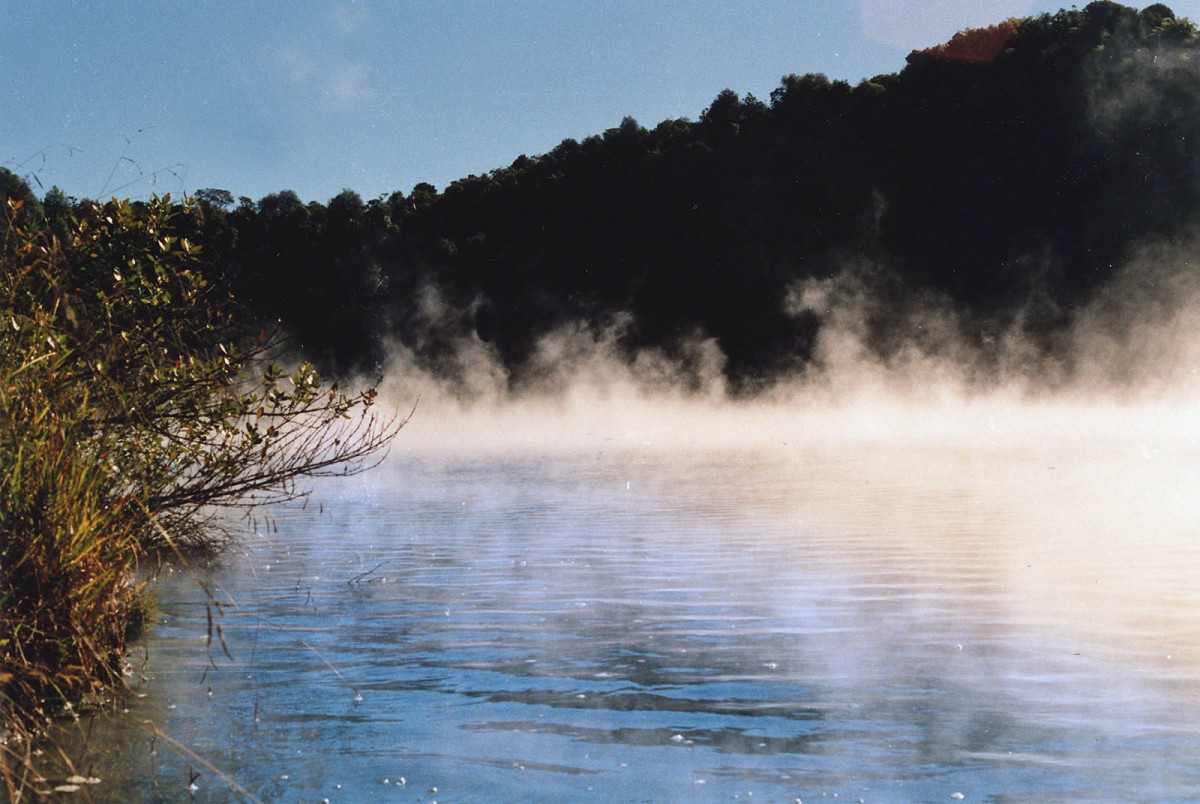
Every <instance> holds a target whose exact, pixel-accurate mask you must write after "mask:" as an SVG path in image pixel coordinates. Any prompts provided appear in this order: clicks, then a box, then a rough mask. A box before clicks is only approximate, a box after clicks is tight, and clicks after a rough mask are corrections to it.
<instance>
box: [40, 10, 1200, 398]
mask: <svg viewBox="0 0 1200 804" xmlns="http://www.w3.org/2000/svg"><path fill="white" fill-rule="evenodd" d="M1198 148H1200V39H1198V36H1197V29H1196V27H1195V26H1194V25H1193V24H1192V23H1190V22H1188V21H1187V20H1184V19H1176V18H1175V16H1174V14H1173V13H1172V11H1171V10H1170V9H1169V8H1167V7H1166V6H1163V5H1153V6H1150V7H1148V8H1146V9H1144V10H1142V11H1140V12H1139V11H1137V10H1135V9H1131V8H1127V7H1124V6H1121V5H1117V4H1115V3H1110V2H1095V3H1091V4H1089V5H1087V6H1086V8H1084V9H1082V10H1069V11H1061V12H1059V13H1057V14H1053V15H1044V16H1041V17H1037V18H1030V19H1023V20H1009V21H999V22H998V24H996V25H994V26H992V27H989V28H982V29H977V30H969V31H964V32H962V33H960V34H959V35H957V36H956V37H955V38H954V39H953V40H952V41H951V42H948V43H946V44H945V45H943V46H941V47H937V48H932V49H930V50H927V51H923V52H914V53H912V54H911V55H910V56H909V57H908V59H907V63H906V64H905V65H904V66H903V69H901V70H900V72H898V73H896V74H889V75H881V76H878V77H875V78H873V79H870V80H867V81H863V82H862V83H860V84H858V85H857V86H851V85H850V84H848V83H845V82H841V81H829V80H827V79H826V78H825V77H824V76H821V75H806V76H795V75H791V76H787V77H785V78H784V79H783V80H782V83H781V85H780V86H779V87H778V88H777V89H776V90H774V91H773V92H772V93H771V95H770V97H769V98H765V99H758V98H755V97H753V96H750V95H747V96H744V97H741V96H739V95H738V94H737V93H736V92H734V91H730V90H726V91H724V92H722V93H720V94H719V95H718V96H717V97H716V98H715V99H714V100H713V102H712V105H711V106H709V107H708V108H707V109H705V110H704V111H703V112H702V113H701V114H700V115H699V118H698V119H697V120H695V121H691V120H682V119H681V120H667V121H663V122H661V123H659V124H657V125H655V126H654V127H653V128H646V127H644V126H643V125H641V124H639V123H638V122H636V121H634V120H633V119H631V118H626V119H625V120H623V121H621V123H620V125H618V126H616V127H614V128H611V129H609V130H607V131H605V132H603V133H601V134H597V135H595V136H591V137H588V138H586V139H584V140H582V141H578V142H577V141H575V140H566V141H564V142H563V143H561V144H560V145H559V146H558V147H556V148H555V149H554V150H552V151H550V152H549V153H547V154H543V155H539V156H532V157H526V156H521V157H519V158H518V159H517V160H516V161H515V162H513V163H512V164H511V165H509V166H508V167H503V168H499V169H496V170H494V171H492V172H490V173H487V174H485V175H482V176H469V177H467V178H464V179H462V180H459V181H457V182H455V183H453V184H451V185H450V186H449V187H446V188H445V189H444V190H442V191H439V190H437V189H436V188H434V187H432V186H429V185H426V184H421V185H418V186H417V187H415V188H414V189H413V190H412V192H410V193H408V194H407V195H405V194H402V193H399V192H397V193H395V194H393V195H391V196H388V197H381V198H377V199H371V200H369V201H366V202H364V201H363V200H362V199H361V198H360V197H359V196H358V195H357V194H356V193H354V192H352V191H345V192H343V193H341V194H340V195H338V196H337V197H335V198H333V199H331V200H330V201H329V202H328V203H325V204H320V203H305V202H303V201H302V200H301V199H300V198H298V197H297V196H296V195H295V194H294V193H292V192H289V191H284V192H280V193H277V194H273V195H269V196H267V197H265V198H262V199H260V200H259V201H257V202H255V201H251V200H250V199H246V198H243V199H241V200H240V201H239V200H237V199H234V198H233V197H232V196H231V195H230V194H229V193H228V192H225V191H222V190H203V191H200V192H198V193H197V194H196V196H197V199H198V201H199V204H200V207H201V209H202V213H203V220H202V223H201V224H199V225H200V231H199V232H198V233H197V238H198V239H199V240H200V242H201V243H202V244H203V246H204V248H205V253H206V254H207V256H208V258H209V260H210V261H211V262H212V265H213V270H214V271H215V272H218V273H220V274H221V275H223V276H224V277H226V278H227V280H228V281H229V282H231V283H232V285H233V287H234V289H235V290H236V292H237V293H238V295H239V296H240V297H241V298H242V299H243V300H245V301H246V302H247V303H248V306H249V307H248V309H249V310H250V312H251V314H252V316H253V317H255V318H257V319H260V320H264V321H266V320H273V319H275V318H279V319H282V321H283V322H284V324H285V326H286V327H287V329H288V330H289V331H290V332H291V334H292V335H293V336H294V338H295V341H296V343H297V344H298V345H299V346H301V347H302V348H303V350H304V351H305V352H306V353H308V354H309V356H311V357H314V358H316V359H318V361H319V362H323V363H324V364H326V366H328V367H332V368H334V369H335V370H338V371H348V370H352V369H363V368H366V369H370V368H371V367H372V366H373V365H375V364H376V363H377V362H378V361H380V360H381V359H382V358H383V356H384V352H385V349H386V348H391V347H392V346H394V345H396V344H399V345H402V346H403V347H406V348H407V349H408V350H409V351H410V352H411V353H412V354H413V355H414V356H415V359H416V360H417V361H418V362H419V363H420V364H421V365H422V366H424V367H425V368H427V369H429V370H431V371H433V372H434V373H436V374H438V375H440V376H442V377H444V378H446V379H448V380H454V379H458V378H460V375H461V373H462V372H464V371H466V370H467V368H468V367H467V366H466V365H465V360H464V359H463V357H462V354H463V352H462V349H463V345H464V344H473V345H474V347H475V352H476V353H478V352H479V351H480V349H479V347H482V352H483V353H489V352H490V353H492V354H494V356H495V357H496V359H498V360H499V361H500V362H501V363H502V364H503V366H504V367H505V368H506V369H507V371H508V373H509V377H510V382H511V383H512V384H513V385H514V386H516V387H520V386H521V385H522V384H523V383H528V382H532V381H535V380H536V379H537V376H538V373H539V371H541V370H542V369H543V368H544V361H543V360H541V359H538V360H531V354H532V350H533V349H534V348H535V345H536V344H537V342H538V340H539V339H540V338H542V337H543V336H545V335H547V334H548V333H552V332H556V331H559V330H561V329H562V328H564V327H567V328H574V330H575V331H580V330H582V331H584V332H592V333H607V334H608V336H609V337H611V339H612V343H613V344H614V345H615V347H616V348H617V350H618V352H619V353H620V354H621V355H622V356H623V357H624V358H625V359H628V360H630V361H633V360H634V359H635V358H636V356H637V355H638V354H639V353H644V352H645V351H646V350H656V353H657V354H660V355H664V356H667V357H672V358H675V359H677V360H679V361H680V364H681V365H682V366H683V367H684V370H685V371H686V369H687V366H688V360H692V359H694V357H695V351H696V350H695V348H694V347H695V344H696V343H697V342H699V341H704V340H705V339H708V340H709V343H710V344H715V345H716V346H717V347H719V349H720V351H721V353H723V355H724V358H725V363H724V370H725V372H726V375H727V376H728V378H729V379H730V380H731V382H732V387H733V388H735V389H738V390H740V391H743V392H751V391H753V390H755V389H757V388H760V387H762V386H763V385H764V384H768V383H770V382H771V381H772V380H773V379H774V378H777V377H779V376H781V375H782V374H783V373H791V372H796V371H799V370H802V369H803V368H804V367H805V366H806V365H807V364H808V362H809V361H810V360H811V359H812V357H813V348H814V343H815V339H816V337H817V334H818V332H819V331H820V329H821V327H822V326H823V325H824V324H825V322H826V320H827V319H828V317H829V316H830V315H833V314H836V312H837V311H836V309H835V308H836V305H837V304H839V303H850V302H849V301H847V299H849V298H850V297H851V296H852V295H854V294H849V293H843V294H842V295H838V294H836V293H834V294H830V293H825V294H824V295H823V297H821V298H822V301H821V303H819V304H816V303H814V304H809V303H808V302H807V301H806V298H807V297H806V296H805V295H804V294H803V293H801V292H800V291H801V289H803V288H805V287H809V288H811V287H814V286H815V285H814V284H813V282H816V281H817V280H821V281H824V282H825V286H826V287H830V286H831V282H830V280H831V278H832V282H833V283H834V284H836V282H837V281H838V279H839V278H841V279H845V280H846V281H845V282H844V283H843V287H849V286H850V285H851V284H853V283H851V282H850V281H849V280H850V279H851V278H853V279H854V281H855V282H856V283H858V285H859V286H860V287H859V289H858V291H856V293H857V295H856V296H854V298H856V299H857V301H855V303H859V304H862V307H863V313H862V315H863V323H864V327H865V331H866V333H867V336H868V340H869V344H870V346H871V347H872V348H873V349H875V350H876V351H877V352H878V353H879V354H880V355H882V356H884V357H886V356H887V355H888V354H889V353H890V352H892V351H895V350H898V349H901V348H903V347H904V346H905V345H906V342H907V341H908V340H910V339H911V338H921V337H928V335H927V334H924V335H923V334H921V333H920V332H917V331H916V330H917V329H919V327H915V328H914V326H913V325H912V323H911V321H909V322H908V323H907V324H905V323H904V322H905V321H906V318H910V317H908V316H907V312H906V310H907V309H908V307H909V306H910V305H911V304H912V303H913V300H915V299H924V300H929V299H937V300H940V301H939V303H940V304H941V305H942V306H943V307H945V308H947V309H950V310H953V311H954V316H955V320H956V322H957V326H959V327H960V328H961V331H962V332H963V333H965V334H966V336H967V338H968V340H969V341H971V342H972V343H974V344H975V347H976V348H977V352H976V354H975V359H977V360H979V361H982V362H983V363H984V364H986V362H987V361H988V360H989V359H993V358H995V357H996V356H995V355H994V354H992V352H991V351H990V347H989V344H993V343H997V342H999V341H1000V340H1002V338H1001V337H1000V336H1001V335H1003V334H1005V333H1012V332H1014V331H1016V332H1019V333H1020V334H1021V335H1022V336H1025V337H1028V338H1029V339H1030V342H1031V343H1033V344H1035V345H1036V349H1039V350H1042V351H1044V352H1046V353H1052V352H1053V351H1054V350H1055V349H1056V348H1057V346H1056V344H1057V343H1059V337H1058V336H1059V335H1060V334H1061V333H1062V332H1063V331H1064V328H1066V327H1069V326H1070V324H1071V321H1072V317H1073V315H1074V311H1075V310H1077V309H1078V308H1080V307H1081V306H1082V305H1083V304H1085V303H1086V302H1087V300H1088V299H1089V298H1090V297H1091V296H1092V295H1093V294H1094V293H1095V292H1096V291H1097V289H1098V288H1099V287H1100V286H1102V285H1103V284H1104V283H1105V282H1106V281H1107V280H1109V278H1110V277H1111V276H1112V273H1113V271H1114V270H1115V269H1114V266H1119V265H1121V264H1122V262H1123V260H1124V259H1125V258H1126V256H1127V255H1128V254H1129V253H1130V252H1131V250H1132V249H1133V248H1134V247H1135V246H1138V245H1140V244H1144V243H1145V242H1147V241H1153V240H1155V239H1161V238H1172V237H1177V236H1179V235H1181V234H1182V233H1183V232H1185V231H1186V229H1187V227H1188V226H1189V225H1190V224H1191V223H1192V220H1193V217H1194V215H1195V213H1196V211H1197V208H1198V206H1197V202H1198V200H1200V197H1198V196H1200V171H1198V168H1200V162H1198V159H1200V149H1198ZM44 202H45V208H46V212H47V214H48V215H50V216H51V217H53V215H56V214H62V212H63V211H64V210H66V209H69V206H70V199H67V198H64V197H63V196H62V195H61V193H58V192H57V191H52V192H51V193H50V194H49V195H47V197H46V198H45V199H44ZM806 280H811V281H810V282H809V283H808V284H807V285H806V284H805V282H806ZM864 294H865V297H867V299H868V301H866V302H864V301H863V298H864ZM809 295H811V294H809ZM839 300H841V301H840V302H839ZM597 336H599V335H597ZM927 347H928V348H932V349H936V348H937V347H936V344H932V345H927ZM923 348H925V347H923Z"/></svg>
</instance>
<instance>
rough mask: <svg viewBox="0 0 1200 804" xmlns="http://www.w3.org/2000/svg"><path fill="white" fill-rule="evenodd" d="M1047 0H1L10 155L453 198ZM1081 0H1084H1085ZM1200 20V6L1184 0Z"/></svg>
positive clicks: (17, 163) (36, 168)
mask: <svg viewBox="0 0 1200 804" xmlns="http://www.w3.org/2000/svg"><path fill="white" fill-rule="evenodd" d="M1061 5H1062V4H1061V3H1055V2H1046V1H1045V0H742V1H741V2H730V0H686V1H685V0H678V1H675V0H671V1H669V2H667V1H665V0H642V2H633V1H632V0H605V1H601V0H478V1H477V2H448V1H447V2H435V0H392V1H391V2H385V1H384V0H343V1H342V2H333V1H329V2H321V1H319V0H306V1H305V2H287V3H284V2H249V1H248V0H247V1H245V2H232V1H231V0H207V1H205V0H190V2H187V3H168V2H158V1H157V0H144V1H142V2H137V1H135V0H125V1H124V2H120V1H119V0H111V2H84V0H72V1H71V2H68V1H67V0H42V1H41V2H18V1H17V0H8V2H2V3H0V8H3V9H4V12H5V13H4V18H3V26H2V27H0V65H2V66H3V74H4V76H5V81H4V87H3V89H0V97H3V105H2V107H0V164H3V165H4V166H6V167H8V168H9V169H11V170H14V171H16V172H17V173H20V174H22V175H30V176H33V177H35V179H36V181H34V184H35V187H34V189H35V191H38V190H39V188H38V186H37V184H36V182H40V183H41V185H42V188H41V189H48V188H49V187H50V186H51V185H55V184H57V185H59V186H60V187H62V188H63V189H64V190H66V191H67V192H68V193H69V194H71V195H76V196H88V197H107V196H109V195H114V194H115V195H119V196H132V197H144V196H148V195H149V194H150V193H152V192H159V193H163V192H172V193H179V192H180V191H188V192H191V191H194V190H197V189H200V188H203V187H219V188H224V189H227V190H230V191H231V192H232V193H233V194H234V195H235V196H236V195H247V196H250V197H252V198H255V199H257V198H259V197H261V196H262V195H265V194H267V193H270V192H275V191H278V190H281V189H293V190H295V191H297V192H298V193H299V194H300V195H301V197H303V198H305V199H309V200H320V201H324V200H327V199H328V198H329V197H331V196H332V195H334V194H336V193H337V192H339V191H340V190H341V189H342V188H344V187H349V188H351V189H354V190H357V191H358V192H359V193H361V194H362V195H363V197H364V198H371V197H374V196H378V195H380V194H386V193H390V192H391V191H393V190H402V191H404V192H408V191H409V190H411V188H412V186H413V185H414V184H416V183H417V182H421V181H428V182H431V183H433V184H435V185H437V186H438V187H439V188H442V187H444V186H445V185H446V184H448V183H449V182H451V181H453V180H454V179H456V178H461V177H463V176H465V175H467V174H470V173H482V172H484V171H486V170H490V169H492V168H496V167H501V166H503V165H507V164H509V163H510V162H512V160H513V159H515V158H516V157H517V156H519V155H520V154H522V153H525V154H530V155H532V154H537V153H544V152H546V151H548V150H550V149H551V148H553V147H554V146H555V145H557V144H558V143H559V142H561V141H562V140H563V139H564V138H566V137H575V138H577V139H578V138H582V137H585V136H587V135H589V134H597V133H601V132H603V131H604V129H606V128H610V127H612V126H615V125H617V124H618V123H620V121H621V119H622V118H623V117H625V116H626V115H631V116H633V117H635V118H637V120H638V121H639V122H641V123H642V124H643V125H646V126H648V127H649V126H653V125H655V124H656V123H658V122H659V121H661V120H664V119H667V118H672V117H688V118H692V119H695V118H696V117H697V116H699V114H700V112H701V111H703V109H704V108H705V107H706V106H707V105H708V104H709V103H710V102H711V101H712V99H713V98H714V97H715V96H716V94H717V93H718V92H720V91H721V90H722V89H725V88H726V87H728V88H730V89H733V90H735V91H737V92H739V93H742V94H744V93H747V92H751V93H754V94H755V95H757V96H758V97H759V98H760V99H762V100H766V99H767V98H768V96H769V95H770V93H771V90H772V89H774V88H775V87H777V86H778V85H779V79H780V78H781V77H782V76H783V75H785V74H787V73H805V72H823V73H825V74H827V75H828V76H830V77H831V78H844V79H847V80H849V81H851V82H852V83H856V82H858V81H859V80H860V79H862V78H864V77H869V76H873V75H876V74H879V73H884V72H895V71H897V70H899V69H900V68H902V67H903V66H904V57H905V55H906V54H907V53H908V52H909V51H911V50H912V49H914V48H919V47H926V46H929V45H933V44H937V43H939V42H942V41H944V40H946V39H948V38H949V37H950V36H951V35H953V33H954V32H955V31H956V30H958V29H960V28H962V27H965V26H970V25H988V24H992V23H995V22H998V21H1000V20H1002V19H1004V18H1006V17H1009V16H1014V15H1024V14H1033V13H1040V12H1042V11H1054V10H1057V9H1058V8H1059V7H1061ZM1080 5H1081V6H1082V5H1083V3H1080ZM1169 5H1171V7H1172V8H1174V9H1175V11H1176V12H1177V13H1178V14H1180V15H1181V16H1189V17H1191V18H1193V19H1198V18H1200V0H1186V2H1175V3H1170V4H1169Z"/></svg>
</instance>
